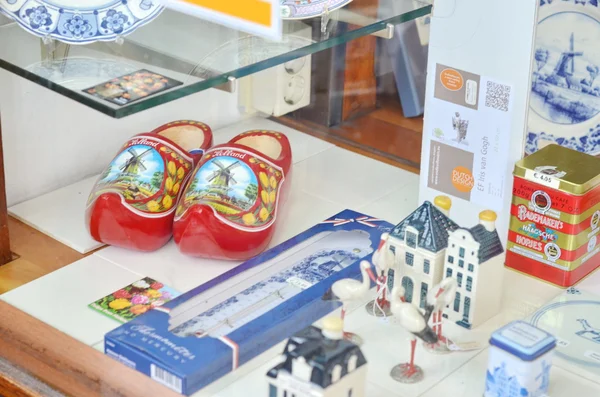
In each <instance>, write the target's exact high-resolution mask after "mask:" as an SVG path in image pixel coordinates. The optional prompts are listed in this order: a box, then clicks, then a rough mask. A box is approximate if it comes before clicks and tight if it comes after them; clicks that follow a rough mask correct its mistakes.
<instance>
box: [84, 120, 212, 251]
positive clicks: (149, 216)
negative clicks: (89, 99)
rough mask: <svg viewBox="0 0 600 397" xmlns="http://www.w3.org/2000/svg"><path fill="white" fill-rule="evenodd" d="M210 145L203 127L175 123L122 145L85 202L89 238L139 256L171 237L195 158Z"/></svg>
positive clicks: (207, 128)
mask: <svg viewBox="0 0 600 397" xmlns="http://www.w3.org/2000/svg"><path fill="white" fill-rule="evenodd" d="M211 144H212V133H211V132H210V128H209V127H208V126H206V125H205V124H202V123H198V122H191V121H180V122H175V123H170V124H167V125H164V126H162V127H160V128H158V129H156V130H154V131H153V132H151V133H145V134H139V135H136V136H134V137H133V138H131V139H130V140H129V141H127V142H126V143H125V144H124V145H123V147H122V148H121V150H120V151H119V153H118V154H117V156H116V157H115V158H114V159H113V161H112V162H111V163H110V164H109V165H108V167H107V168H106V169H105V170H104V172H103V173H102V174H101V175H100V177H99V178H98V181H97V182H96V184H95V185H94V187H93V189H92V192H91V194H90V196H89V199H88V207H87V209H86V221H87V226H88V230H89V231H90V234H91V235H92V237H93V238H94V239H96V240H98V241H100V242H103V243H105V244H111V245H116V246H120V247H124V248H130V249H137V250H141V251H152V250H155V249H157V248H160V247H161V246H162V245H164V244H165V243H166V242H167V241H169V239H170V238H171V234H172V222H173V217H174V212H175V208H176V206H177V201H178V198H179V195H180V194H181V191H183V187H184V186H185V184H186V182H187V180H188V179H189V177H190V174H191V172H192V170H193V168H194V164H195V160H196V159H198V158H199V155H198V154H196V153H197V152H198V151H201V152H203V151H204V150H205V149H206V148H207V147H208V146H210V145H211Z"/></svg>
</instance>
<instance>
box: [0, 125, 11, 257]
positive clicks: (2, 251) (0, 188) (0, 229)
mask: <svg viewBox="0 0 600 397" xmlns="http://www.w3.org/2000/svg"><path fill="white" fill-rule="evenodd" d="M2 146H3V145H2V120H0V266H2V265H4V264H6V263H8V262H10V261H12V254H11V252H10V239H9V237H8V208H7V205H6V183H5V180H4V153H3V150H2Z"/></svg>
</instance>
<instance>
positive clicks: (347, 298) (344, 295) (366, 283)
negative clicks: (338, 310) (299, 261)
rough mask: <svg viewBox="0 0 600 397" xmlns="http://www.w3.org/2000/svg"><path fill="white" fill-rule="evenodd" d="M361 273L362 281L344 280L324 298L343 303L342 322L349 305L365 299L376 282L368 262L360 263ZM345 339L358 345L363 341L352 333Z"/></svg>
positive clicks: (333, 286)
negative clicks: (372, 284)
mask: <svg viewBox="0 0 600 397" xmlns="http://www.w3.org/2000/svg"><path fill="white" fill-rule="evenodd" d="M360 272H361V275H362V280H361V281H359V280H355V279H353V278H344V279H341V280H338V281H336V282H335V283H333V285H332V286H331V290H330V291H328V294H326V296H325V297H324V298H325V299H331V298H335V299H337V300H339V301H341V302H342V316H341V317H342V321H344V319H345V317H346V309H347V308H348V304H349V303H350V302H352V301H357V300H360V299H361V298H363V297H364V296H365V295H366V294H367V291H368V290H369V288H370V287H371V280H372V281H373V282H376V279H375V276H374V275H373V271H372V270H371V264H370V263H369V262H368V261H361V262H360ZM344 339H346V340H349V341H352V342H354V343H356V344H357V345H360V344H361V343H362V339H361V338H360V337H359V336H358V335H355V334H353V333H351V332H344Z"/></svg>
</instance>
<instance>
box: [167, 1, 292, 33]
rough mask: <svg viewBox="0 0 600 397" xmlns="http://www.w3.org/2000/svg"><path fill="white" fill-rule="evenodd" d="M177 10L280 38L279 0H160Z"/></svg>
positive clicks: (238, 28)
mask: <svg viewBox="0 0 600 397" xmlns="http://www.w3.org/2000/svg"><path fill="white" fill-rule="evenodd" d="M161 1H162V2H163V4H164V5H165V6H166V7H168V8H172V9H174V10H176V11H179V12H182V13H185V14H190V15H193V16H196V17H198V18H202V19H205V20H207V21H211V22H215V23H218V24H220V25H224V26H228V27H230V28H232V29H237V30H242V31H244V32H246V33H251V34H254V35H257V36H263V37H266V38H269V39H273V40H280V39H281V15H280V13H281V11H280V0H161Z"/></svg>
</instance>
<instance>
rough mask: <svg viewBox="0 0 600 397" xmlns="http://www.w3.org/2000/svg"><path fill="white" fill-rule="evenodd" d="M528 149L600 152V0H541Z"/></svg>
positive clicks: (530, 151) (531, 150)
mask: <svg viewBox="0 0 600 397" xmlns="http://www.w3.org/2000/svg"><path fill="white" fill-rule="evenodd" d="M538 18H539V21H538V29H537V38H536V43H535V59H534V64H533V76H532V81H531V97H530V100H529V128H528V134H527V139H526V148H525V152H526V153H527V154H531V153H533V152H535V151H537V150H539V149H541V148H542V147H544V146H546V145H548V144H550V143H558V144H560V145H562V146H566V147H568V148H571V149H574V150H578V151H580V152H585V153H588V154H599V153H600V78H598V76H599V74H600V46H599V45H598V43H600V7H599V0H540V9H539V12H538Z"/></svg>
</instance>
